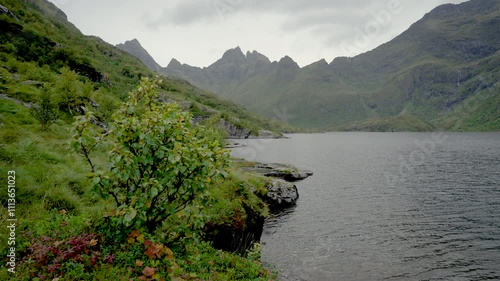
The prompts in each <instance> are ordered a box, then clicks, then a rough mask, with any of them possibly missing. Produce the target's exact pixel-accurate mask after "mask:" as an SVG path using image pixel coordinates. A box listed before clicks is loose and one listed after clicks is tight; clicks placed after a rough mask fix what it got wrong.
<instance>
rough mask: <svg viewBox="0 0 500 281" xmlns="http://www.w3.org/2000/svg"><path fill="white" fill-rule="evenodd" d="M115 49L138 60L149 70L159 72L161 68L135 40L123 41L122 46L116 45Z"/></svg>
mask: <svg viewBox="0 0 500 281" xmlns="http://www.w3.org/2000/svg"><path fill="white" fill-rule="evenodd" d="M116 47H117V48H118V49H120V50H123V51H125V52H127V53H129V54H131V55H133V56H134V57H136V58H138V59H139V60H140V61H141V62H142V63H143V64H145V65H146V66H147V67H149V68H150V69H151V70H154V71H159V70H160V69H161V66H160V65H159V64H158V63H157V62H156V61H155V60H154V59H153V57H151V55H150V54H149V53H148V51H146V49H144V47H142V45H141V43H140V42H139V40H137V39H136V38H134V39H132V40H128V41H125V43H123V44H117V45H116Z"/></svg>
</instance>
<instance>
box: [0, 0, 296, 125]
mask: <svg viewBox="0 0 500 281" xmlns="http://www.w3.org/2000/svg"><path fill="white" fill-rule="evenodd" d="M3 5H5V7H7V8H8V9H9V10H10V11H12V13H13V15H14V16H13V15H9V14H0V30H1V31H2V32H1V33H0V66H1V67H0V82H1V86H0V91H1V92H0V93H2V94H4V95H8V96H9V97H12V98H16V99H19V100H21V101H23V102H28V103H29V102H35V101H36V100H37V98H38V95H39V94H40V90H41V88H42V86H43V85H46V86H47V87H52V88H57V89H61V90H65V88H70V89H71V90H70V91H69V92H71V91H72V93H71V94H70V95H72V97H69V96H68V94H66V95H67V97H58V98H59V99H64V98H66V102H72V103H74V104H72V106H77V105H84V104H88V102H90V100H92V101H95V102H97V103H98V104H99V105H102V106H101V109H102V110H103V111H107V112H102V113H103V114H104V115H109V112H111V111H112V110H113V108H115V107H116V104H117V103H118V102H119V101H121V100H123V99H124V98H125V97H126V95H127V93H128V92H129V91H130V90H131V89H133V88H134V87H135V86H136V85H137V84H138V81H139V80H140V78H141V77H143V76H154V75H155V73H154V72H153V71H151V70H149V69H148V68H147V67H146V66H145V65H143V64H142V63H141V62H140V61H139V60H138V59H137V58H135V57H133V56H131V55H129V54H128V53H126V52H124V51H122V50H119V49H118V48H115V47H113V46H111V45H109V44H107V43H106V42H104V41H103V40H101V39H100V38H98V37H93V36H84V35H82V34H81V33H80V32H79V31H78V29H77V28H76V27H75V26H73V25H72V24H71V23H69V22H68V21H67V20H66V16H65V14H64V13H63V12H62V11H60V10H59V9H57V8H56V7H55V6H54V5H53V4H52V3H50V2H48V1H27V2H26V1H13V0H10V1H3ZM68 70H69V71H68ZM70 72H73V73H70ZM75 74H76V75H75ZM62 78H64V80H65V82H64V83H66V85H63V84H64V83H63V82H62V81H61V80H63V79H62ZM162 89H163V91H162V92H163V93H164V94H165V95H166V98H167V99H168V98H174V97H175V100H177V101H179V102H184V101H185V102H186V103H185V105H186V106H187V107H186V108H187V109H192V110H193V113H194V114H200V115H203V116H207V115H212V114H214V113H216V112H220V113H222V115H223V116H224V117H226V119H227V121H230V122H234V123H237V124H236V125H238V126H240V127H242V128H245V129H249V130H251V131H254V132H255V134H257V133H258V130H259V129H266V130H270V131H275V132H279V131H283V130H285V131H288V130H291V129H292V128H291V127H289V126H288V127H287V126H284V125H282V124H281V123H279V122H276V121H274V122H271V121H269V120H267V119H264V118H262V117H259V116H258V115H256V114H252V113H250V112H248V111H247V110H245V109H244V108H242V107H240V106H237V105H236V104H234V103H232V102H228V101H224V100H222V99H220V98H218V97H217V96H215V95H213V94H210V93H209V92H206V91H202V90H199V89H196V88H195V87H193V86H191V85H189V83H186V82H185V81H179V80H177V79H170V78H166V77H165V78H164V83H163V85H162ZM57 95H60V93H59V94H56V96H57ZM68 99H72V100H68ZM56 102H58V104H59V105H61V106H62V107H64V106H67V105H66V104H62V103H63V102H62V101H61V100H57V101H56Z"/></svg>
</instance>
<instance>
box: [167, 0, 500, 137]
mask: <svg viewBox="0 0 500 281" xmlns="http://www.w3.org/2000/svg"><path fill="white" fill-rule="evenodd" d="M499 50H500V2H499V1H495V0H472V1H469V2H465V3H462V4H459V5H452V4H447V5H442V6H439V7H437V8H436V9H434V10H433V11H431V12H429V13H428V14H426V15H425V16H424V17H423V18H422V19H421V20H420V21H418V22H416V23H415V24H413V25H412V26H411V27H410V28H409V29H408V30H407V31H405V32H404V33H402V34H401V35H400V36H398V37H396V38H395V39H393V40H392V41H390V42H388V43H386V44H383V45H381V46H379V47H378V48H376V49H374V50H372V51H370V52H367V53H364V54H361V55H359V56H356V57H353V58H336V59H335V60H333V61H332V62H331V63H330V64H328V63H326V61H324V60H321V61H318V62H315V63H313V64H311V65H309V66H306V67H303V68H299V67H298V66H297V65H296V64H295V63H294V62H293V60H292V59H291V58H288V57H285V58H283V59H282V60H281V61H279V62H270V61H269V60H268V59H267V58H266V57H265V56H263V55H261V54H258V53H257V52H253V53H250V52H248V53H247V54H246V55H244V54H243V53H242V52H241V50H240V48H235V49H232V50H229V51H227V52H226V53H225V54H224V56H223V57H222V58H221V59H220V60H219V61H217V62H215V63H214V64H212V65H210V66H209V67H206V68H203V69H201V68H196V67H191V66H188V65H182V64H180V63H179V62H178V61H175V60H173V61H172V62H171V63H170V64H169V65H168V66H167V67H166V68H163V69H162V72H163V73H166V74H168V75H171V76H178V77H182V78H184V79H187V80H188V81H191V82H192V83H193V84H195V85H196V86H199V87H202V88H206V89H209V90H211V91H213V92H215V93H217V94H218V95H220V96H222V97H225V98H229V99H231V100H234V101H236V102H238V103H240V104H242V105H244V106H245V107H246V108H249V109H251V110H253V111H256V112H259V113H262V114H264V115H266V116H268V117H273V116H276V112H283V111H286V112H287V113H288V117H289V118H288V119H287V121H288V122H289V123H290V124H293V125H296V126H300V127H306V128H332V127H338V126H341V125H346V124H349V123H351V122H355V121H361V120H365V119H369V120H373V119H377V118H382V119H383V120H385V121H387V119H384V118H386V117H390V116H398V115H399V114H400V113H404V114H405V115H409V116H412V117H413V118H417V119H421V120H422V121H423V122H425V123H431V124H432V125H433V126H435V127H436V129H442V130H472V131H475V130H500V127H498V121H496V120H498V117H499V116H500V110H491V109H487V108H484V107H483V106H480V104H479V103H476V102H475V100H477V99H481V100H483V103H484V104H497V105H498V98H497V96H498V95H499V92H500V90H499V89H498V86H497V84H496V83H497V81H498V80H499V78H500V74H499V73H498V66H499V65H500V64H499V56H500V53H499ZM464 106H465V107H467V108H468V111H466V112H465V114H464V112H462V113H460V108H463V107H464ZM497 108H498V107H497ZM457 116H461V117H460V118H458V117H457ZM472 116H476V117H472ZM457 118H458V119H457ZM470 118H475V120H477V119H478V118H479V119H480V120H482V121H473V120H469V121H466V120H465V119H470ZM481 122H486V123H484V124H483V123H481Z"/></svg>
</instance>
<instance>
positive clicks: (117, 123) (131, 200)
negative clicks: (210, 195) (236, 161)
mask: <svg viewBox="0 0 500 281" xmlns="http://www.w3.org/2000/svg"><path fill="white" fill-rule="evenodd" d="M157 83H158V82H157V81H150V80H149V79H145V78H143V79H142V81H141V84H140V86H139V88H138V89H137V90H136V91H133V92H132V93H130V94H129V99H128V101H127V102H126V103H124V104H123V105H122V106H121V107H120V109H119V110H118V112H117V113H116V114H115V115H114V118H113V119H114V124H112V125H111V131H110V137H111V138H112V142H113V148H112V150H111V152H110V164H109V168H108V169H107V171H104V172H103V171H101V172H97V173H96V177H95V178H94V183H95V184H96V187H97V190H98V192H99V193H100V194H102V195H103V196H111V197H112V198H113V199H114V201H115V203H116V205H117V216H118V221H119V223H121V224H122V225H126V226H145V227H147V229H148V230H149V231H150V232H154V231H155V230H156V229H157V228H158V226H160V225H161V223H162V222H164V221H165V220H166V219H167V218H168V217H170V216H171V215H173V214H176V213H178V212H180V211H182V210H183V209H185V208H186V207H188V206H189V205H190V204H191V203H192V202H193V201H194V200H196V199H197V198H199V197H200V196H201V195H202V194H203V193H204V192H205V191H206V189H207V184H209V183H210V182H211V181H212V180H213V179H214V178H215V177H218V176H221V175H223V174H225V172H224V169H225V168H226V166H227V163H228V160H227V159H228V153H227V152H226V151H225V150H223V149H222V148H221V146H220V144H219V142H218V141H217V140H213V139H209V138H207V137H206V136H205V134H204V128H203V127H202V126H198V127H196V128H193V125H192V117H191V116H190V115H189V113H187V112H182V111H181V110H180V108H179V107H178V105H177V104H175V103H168V104H167V103H161V102H160V101H159V100H158V97H157V94H156V88H157Z"/></svg>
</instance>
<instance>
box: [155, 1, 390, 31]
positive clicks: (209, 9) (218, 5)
mask: <svg viewBox="0 0 500 281" xmlns="http://www.w3.org/2000/svg"><path fill="white" fill-rule="evenodd" d="M380 3H381V2H380V1H378V2H377V1H375V0H363V1H360V0H358V1H345V0H288V1H282V0H205V1H199V0H184V1H182V2H178V3H177V4H176V5H174V6H172V7H169V8H167V9H165V10H164V11H163V13H162V15H161V16H160V17H159V18H158V19H155V20H151V19H145V21H146V23H147V25H148V26H150V27H158V26H160V25H181V26H182V25H189V24H194V23H198V22H207V21H209V22H210V21H214V20H220V19H223V18H224V17H226V16H230V15H236V14H239V13H248V14H255V13H258V14H276V15H282V16H285V17H286V18H288V20H287V21H288V23H287V25H295V26H299V25H300V21H305V22H307V19H304V18H303V16H302V15H303V14H304V13H306V15H307V14H308V13H315V12H316V13H321V14H323V15H322V16H321V17H320V19H321V18H323V19H324V18H327V17H339V16H341V17H342V18H344V19H347V18H349V17H354V18H356V17H359V14H361V13H363V12H364V11H366V9H368V8H370V7H374V6H377V5H379V6H380ZM328 11H329V12H331V14H330V15H328V14H326V12H328ZM295 19H298V20H297V23H295V24H294V23H293V21H294V20H295ZM316 21H319V20H318V19H317V20H316ZM352 21H354V19H352V20H351V21H349V22H352ZM309 23H312V21H311V20H309ZM319 23H320V24H321V22H319Z"/></svg>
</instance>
